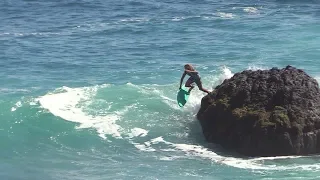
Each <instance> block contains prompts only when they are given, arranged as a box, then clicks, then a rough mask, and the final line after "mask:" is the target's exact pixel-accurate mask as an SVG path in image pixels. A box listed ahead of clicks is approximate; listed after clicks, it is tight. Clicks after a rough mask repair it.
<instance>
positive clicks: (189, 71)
mask: <svg viewBox="0 0 320 180" xmlns="http://www.w3.org/2000/svg"><path fill="white" fill-rule="evenodd" d="M185 72H188V73H197V74H198V71H191V70H187V69H186V70H185Z"/></svg>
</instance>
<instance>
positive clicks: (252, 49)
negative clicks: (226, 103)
mask: <svg viewBox="0 0 320 180" xmlns="http://www.w3.org/2000/svg"><path fill="white" fill-rule="evenodd" d="M319 12H320V4H319V1H317V0H314V1H312V0H308V1H298V0H293V1H286V0H270V1H253V0H245V1H239V0H231V1H221V0H195V1H188V0H178V1H170V0H166V1H161V2H159V1H153V0H151V1H145V0H127V1H125V0H120V1H102V0H96V1H92V0H69V1H65V2H62V1H57V0H52V1H32V0H28V1H27V0H24V1H18V0H11V1H8V0H5V1H1V2H0V75H1V77H2V78H1V79H0V84H1V86H0V117H1V118H0V119H1V127H0V137H1V148H0V159H1V161H0V169H1V171H0V179H10V180H11V179H12V180H16V179H23V180H24V179H28V180H29V179H32V180H38V179H39V180H42V179H47V180H51V179H54V180H55V179H66V180H68V179H70V180H71V179H72V180H75V179H86V180H88V179H89V180H96V179H214V180H231V179H232V180H233V179H241V180H242V179H243V180H248V179H254V180H257V179H259V180H260V179H264V180H267V179H268V180H270V179H319V178H320V158H319V156H305V157H297V156H289V157H269V158H259V157H257V158H247V157H242V156H239V155H236V154H234V153H231V152H227V151H226V150H224V149H222V148H220V147H219V146H218V145H214V144H208V143H206V142H205V140H204V138H203V136H202V133H201V127H200V126H199V124H198V122H197V120H196V119H195V114H196V113H197V111H198V109H199V106H200V101H201V98H202V97H203V96H204V95H205V93H203V92H201V91H199V90H198V89H197V88H195V89H194V90H193V91H192V93H191V95H190V98H189V101H188V103H187V104H186V106H185V107H184V108H180V107H179V106H178V105H177V103H176V93H177V91H178V87H179V81H180V77H181V74H182V70H183V65H184V64H185V63H192V64H194V65H195V67H196V69H197V70H198V71H199V72H200V74H201V77H202V79H203V85H204V87H206V88H208V89H210V90H212V89H213V88H214V87H215V86H216V85H218V84H219V83H221V82H222V81H223V80H224V79H226V78H230V77H231V76H232V75H233V74H234V73H236V72H239V71H242V70H246V69H268V68H272V67H280V68H281V67H285V66H286V65H293V66H296V67H298V68H301V69H304V70H305V71H306V72H307V73H308V74H309V75H311V76H312V77H314V78H316V79H317V80H319V79H320V73H319V72H318V69H319V67H320V61H319V58H320V48H319V47H320V34H319V33H320V13H319ZM210 149H212V150H210Z"/></svg>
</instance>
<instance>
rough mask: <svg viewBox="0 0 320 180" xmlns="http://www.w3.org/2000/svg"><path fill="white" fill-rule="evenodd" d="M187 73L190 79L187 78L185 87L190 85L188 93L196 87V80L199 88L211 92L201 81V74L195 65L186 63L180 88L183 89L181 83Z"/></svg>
mask: <svg viewBox="0 0 320 180" xmlns="http://www.w3.org/2000/svg"><path fill="white" fill-rule="evenodd" d="M186 75H189V76H190V77H189V79H188V80H187V82H186V84H185V87H190V89H189V91H188V93H190V92H191V90H192V89H193V88H194V85H192V84H193V83H194V82H195V83H196V84H197V86H198V88H199V90H200V91H203V92H206V93H208V94H209V93H210V92H209V91H208V90H207V89H205V88H203V87H202V82H201V78H200V76H199V73H198V71H196V70H195V69H194V67H193V66H192V65H191V64H186V65H184V72H183V74H182V77H181V80H180V87H179V89H181V85H182V82H183V79H184V77H185V76H186Z"/></svg>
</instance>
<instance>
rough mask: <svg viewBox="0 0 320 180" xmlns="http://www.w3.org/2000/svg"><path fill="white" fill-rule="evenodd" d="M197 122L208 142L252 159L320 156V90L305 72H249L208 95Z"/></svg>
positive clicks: (225, 82) (228, 80) (239, 75)
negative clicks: (252, 157) (257, 157)
mask: <svg viewBox="0 0 320 180" xmlns="http://www.w3.org/2000/svg"><path fill="white" fill-rule="evenodd" d="M197 118H198V120H199V121H200V124H201V126H202V130H203V134H204V136H205V138H206V139H207V141H209V142H213V143H217V144H220V145H222V146H223V147H225V148H229V149H233V150H236V151H237V152H239V153H241V154H244V155H248V156H277V155H306V154H314V153H319V152H320V91H319V85H318V83H317V81H316V80H315V79H313V78H312V77H310V76H309V75H307V74H306V73H305V72H304V71H302V70H300V69H296V68H294V67H292V66H287V67H286V68H284V69H277V68H273V69H270V70H257V71H252V70H246V71H243V72H241V73H237V74H235V75H234V76H233V77H232V78H230V79H227V80H225V81H224V82H223V83H222V84H221V85H219V86H217V87H216V88H215V91H214V92H212V93H211V94H209V95H207V96H205V97H204V98H203V99H202V101H201V108H200V110H199V112H198V114H197Z"/></svg>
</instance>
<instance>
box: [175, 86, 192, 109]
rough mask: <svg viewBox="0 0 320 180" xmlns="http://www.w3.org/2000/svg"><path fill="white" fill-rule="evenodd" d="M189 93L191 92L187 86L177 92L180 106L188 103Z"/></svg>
mask: <svg viewBox="0 0 320 180" xmlns="http://www.w3.org/2000/svg"><path fill="white" fill-rule="evenodd" d="M189 95H190V94H189V93H188V89H187V88H185V87H181V89H180V90H179V91H178V94H177V102H178V105H179V106H180V107H183V106H184V105H185V104H186V103H187V101H188V99H189Z"/></svg>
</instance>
